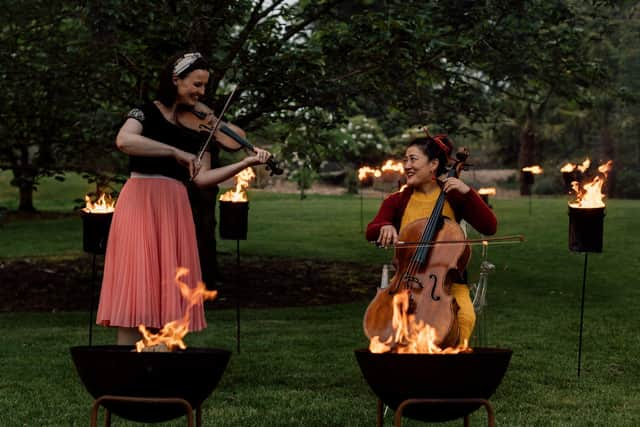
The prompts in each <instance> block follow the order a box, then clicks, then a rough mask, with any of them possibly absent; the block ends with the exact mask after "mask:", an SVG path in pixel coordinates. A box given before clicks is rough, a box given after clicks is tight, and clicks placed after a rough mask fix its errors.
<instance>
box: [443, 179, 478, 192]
mask: <svg viewBox="0 0 640 427" xmlns="http://www.w3.org/2000/svg"><path fill="white" fill-rule="evenodd" d="M442 182H443V187H442V188H443V189H444V192H445V193H448V192H450V191H457V192H458V193H460V194H467V193H468V192H469V190H471V187H469V186H468V185H467V184H465V183H464V182H462V181H460V180H459V179H458V178H454V177H449V178H445V179H443V180H442Z"/></svg>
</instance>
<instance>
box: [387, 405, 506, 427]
mask: <svg viewBox="0 0 640 427" xmlns="http://www.w3.org/2000/svg"><path fill="white" fill-rule="evenodd" d="M378 403H379V405H381V402H380V401H379V400H378ZM452 403H453V404H461V405H469V404H472V405H478V404H480V405H483V406H484V407H485V409H486V410H487V425H488V426H489V427H494V426H495V424H496V420H495V416H494V415H493V407H492V406H491V404H490V403H489V401H488V400H486V399H480V398H478V399H473V398H469V399H407V400H404V401H403V402H402V403H400V405H398V409H396V415H395V417H394V425H395V427H400V426H402V411H403V410H404V408H405V407H407V406H409V405H441V404H452ZM379 407H380V406H379ZM378 414H379V413H378ZM468 417H469V416H468V415H467V416H465V417H464V425H465V426H468V425H469V418H468ZM378 425H379V426H381V425H382V424H378Z"/></svg>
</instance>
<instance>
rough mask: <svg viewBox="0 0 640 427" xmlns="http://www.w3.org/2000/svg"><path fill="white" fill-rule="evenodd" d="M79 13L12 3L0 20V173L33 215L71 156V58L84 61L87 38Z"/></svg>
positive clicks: (74, 73) (77, 102) (76, 75)
mask: <svg viewBox="0 0 640 427" xmlns="http://www.w3.org/2000/svg"><path fill="white" fill-rule="evenodd" d="M77 12H78V9H77V8H74V7H71V6H68V5H66V4H64V2H62V4H60V3H59V2H57V1H54V2H48V3H42V2H38V1H32V2H9V4H8V5H7V8H6V9H5V11H4V13H3V14H2V16H3V18H2V21H0V45H1V46H2V51H1V53H0V79H1V83H2V87H3V97H2V101H0V102H1V103H2V108H1V111H2V113H1V117H2V121H1V122H0V169H10V170H12V172H13V180H12V182H11V184H12V185H14V186H16V187H18V189H19V194H20V202H19V209H20V210H22V211H33V210H34V206H33V191H34V190H35V189H36V188H37V184H38V180H39V179H40V178H41V177H43V176H56V177H57V178H59V179H61V173H62V172H63V171H64V170H65V168H66V167H67V166H68V162H69V161H70V159H72V158H73V157H74V156H75V152H74V150H75V147H74V144H73V140H74V138H75V137H76V136H77V134H78V127H77V126H75V125H76V123H77V121H78V118H79V115H78V114H76V113H77V111H80V110H81V109H82V108H83V105H82V98H81V97H78V96H77V94H78V92H81V91H82V90H81V88H79V87H77V86H76V85H70V84H69V82H72V81H76V80H77V79H79V80H82V79H83V75H82V72H81V71H78V69H70V68H69V67H68V66H67V65H66V64H67V63H68V62H69V61H70V60H69V58H74V57H82V55H83V53H82V52H83V49H85V46H86V36H87V33H86V31H85V29H84V27H83V25H82V22H81V21H80V19H79V18H78V14H77Z"/></svg>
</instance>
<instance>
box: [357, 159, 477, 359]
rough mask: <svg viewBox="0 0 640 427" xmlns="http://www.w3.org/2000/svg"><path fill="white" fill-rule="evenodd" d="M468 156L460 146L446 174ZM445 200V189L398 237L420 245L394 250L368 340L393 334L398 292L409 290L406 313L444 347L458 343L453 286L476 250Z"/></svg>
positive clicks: (368, 318)
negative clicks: (389, 274) (445, 214)
mask: <svg viewBox="0 0 640 427" xmlns="http://www.w3.org/2000/svg"><path fill="white" fill-rule="evenodd" d="M468 156H469V152H468V151H467V150H466V149H461V150H460V151H459V152H458V153H457V154H456V157H457V160H456V162H455V164H454V165H453V166H452V167H451V169H450V170H449V172H448V173H447V177H457V176H458V175H459V172H460V170H462V168H464V165H465V161H466V159H467V157H468ZM444 202H445V193H444V191H442V190H441V192H440V195H439V196H438V200H437V201H436V204H435V206H434V208H433V212H432V213H431V216H429V217H427V218H422V219H418V220H416V221H413V222H412V223H410V224H407V225H406V226H405V227H403V229H402V230H401V231H400V234H399V236H398V240H399V241H404V242H415V243H416V244H411V245H399V246H396V248H395V252H394V259H393V264H394V266H395V267H396V273H395V274H394V276H393V277H392V278H391V281H390V285H389V287H387V288H384V289H378V292H377V294H376V296H375V297H374V299H373V300H372V301H371V303H370V304H369V307H368V308H367V311H366V313H365V315H364V319H363V326H364V332H365V334H366V335H367V337H368V338H369V339H371V338H373V337H375V336H377V337H379V339H380V341H381V342H385V341H387V340H388V339H389V338H393V337H394V329H393V296H394V294H396V293H397V292H400V291H407V292H408V293H409V304H408V306H407V307H406V312H407V314H410V315H413V316H414V319H415V322H416V323H420V322H423V323H424V324H428V325H429V326H431V327H432V328H434V329H435V332H436V337H437V338H436V341H435V344H436V345H438V346H439V347H440V348H445V347H455V346H457V345H458V340H459V328H458V318H457V312H458V305H457V303H456V301H455V298H454V297H453V296H451V285H452V284H453V283H454V280H456V279H458V278H459V277H460V276H461V275H462V273H463V271H464V270H465V269H466V266H467V264H468V263H469V260H470V258H471V248H470V246H469V244H467V243H466V237H465V234H464V231H463V230H462V228H461V227H460V225H458V223H457V222H455V221H452V220H450V219H448V218H445V217H443V216H442V209H443V207H444ZM438 242H442V243H446V244H443V245H438ZM452 242H459V243H452ZM395 344H402V343H395Z"/></svg>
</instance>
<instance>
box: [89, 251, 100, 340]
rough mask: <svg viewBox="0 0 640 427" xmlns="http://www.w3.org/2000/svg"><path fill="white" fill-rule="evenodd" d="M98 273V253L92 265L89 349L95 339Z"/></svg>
mask: <svg viewBox="0 0 640 427" xmlns="http://www.w3.org/2000/svg"><path fill="white" fill-rule="evenodd" d="M97 276H98V271H97V268H96V253H95V252H94V253H93V262H92V263H91V295H90V297H89V298H91V299H90V300H89V347H91V343H92V338H93V306H94V301H93V299H94V296H95V293H96V292H95V289H96V281H97V280H98V277H97Z"/></svg>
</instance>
